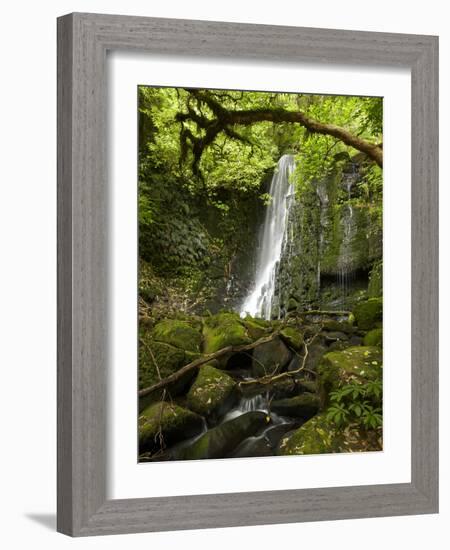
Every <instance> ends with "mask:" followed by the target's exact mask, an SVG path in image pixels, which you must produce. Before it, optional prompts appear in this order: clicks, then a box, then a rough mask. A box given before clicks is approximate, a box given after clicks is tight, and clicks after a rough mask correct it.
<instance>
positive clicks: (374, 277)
mask: <svg viewBox="0 0 450 550" xmlns="http://www.w3.org/2000/svg"><path fill="white" fill-rule="evenodd" d="M367 293H368V295H369V297H370V298H377V297H379V296H382V295H383V262H382V261H379V262H376V263H375V264H374V266H373V267H372V271H371V272H370V275H369V285H368V287H367Z"/></svg>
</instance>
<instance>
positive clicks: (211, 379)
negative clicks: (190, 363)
mask: <svg viewBox="0 0 450 550" xmlns="http://www.w3.org/2000/svg"><path fill="white" fill-rule="evenodd" d="M235 385H236V382H235V381H234V380H233V379H232V378H231V377H230V376H228V375H227V374H225V373H224V372H222V371H220V370H218V369H215V368H214V367H212V366H211V365H205V366H203V367H200V370H199V372H198V375H197V378H196V379H195V382H194V383H193V384H192V386H191V388H190V390H189V392H188V394H187V406H188V407H189V408H190V409H191V410H192V411H194V412H196V413H198V414H201V415H202V416H210V415H216V414H217V415H220V414H223V413H224V412H226V410H225V409H226V407H227V404H231V402H232V396H233V390H234V387H235Z"/></svg>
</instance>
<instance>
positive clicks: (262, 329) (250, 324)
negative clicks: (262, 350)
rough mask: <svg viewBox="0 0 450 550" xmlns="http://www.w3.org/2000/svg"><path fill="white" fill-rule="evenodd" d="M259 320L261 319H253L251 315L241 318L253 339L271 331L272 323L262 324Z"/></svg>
mask: <svg viewBox="0 0 450 550" xmlns="http://www.w3.org/2000/svg"><path fill="white" fill-rule="evenodd" d="M258 321H259V319H253V318H252V317H250V316H247V317H246V318H245V319H242V320H241V323H242V324H243V325H244V327H245V328H246V330H247V334H248V335H249V336H250V338H251V339H252V340H258V339H259V338H262V337H263V336H264V335H265V334H267V333H268V332H269V331H270V323H268V322H265V324H261V323H260V322H258Z"/></svg>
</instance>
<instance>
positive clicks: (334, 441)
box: [277, 411, 382, 455]
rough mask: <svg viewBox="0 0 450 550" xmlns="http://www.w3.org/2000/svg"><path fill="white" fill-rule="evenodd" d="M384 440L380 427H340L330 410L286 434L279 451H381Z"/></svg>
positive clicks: (304, 452) (310, 452) (293, 453)
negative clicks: (332, 417)
mask: <svg viewBox="0 0 450 550" xmlns="http://www.w3.org/2000/svg"><path fill="white" fill-rule="evenodd" d="M381 450H382V440H381V436H380V434H379V433H378V432H377V431H374V430H362V431H361V429H360V428H359V427H357V426H346V427H345V429H339V428H337V427H336V425H335V424H334V423H333V422H331V421H330V420H328V419H327V412H326V411H325V412H323V413H321V414H318V415H317V416H315V417H314V418H311V420H308V422H305V424H303V426H302V427H301V428H298V429H297V430H295V431H294V432H291V433H289V434H287V435H286V436H285V437H283V438H282V439H281V441H280V443H279V446H278V449H277V454H278V455H313V454H326V453H342V452H362V451H381Z"/></svg>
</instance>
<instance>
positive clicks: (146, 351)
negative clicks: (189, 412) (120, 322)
mask: <svg viewBox="0 0 450 550" xmlns="http://www.w3.org/2000/svg"><path fill="white" fill-rule="evenodd" d="M197 357H199V354H198V353H192V352H189V351H185V350H183V349H181V348H177V347H175V346H172V345H171V344H166V343H165V342H156V341H154V340H153V339H152V333H150V332H148V331H145V330H141V331H140V337H139V389H140V390H141V389H143V388H148V387H149V386H152V385H153V384H155V383H156V382H159V380H160V379H163V378H167V377H168V376H170V375H171V374H174V373H175V372H177V371H178V370H179V369H181V367H183V366H184V365H187V364H188V363H190V362H191V361H193V360H194V359H196V358H197ZM194 376H195V373H194V372H193V371H192V372H187V373H186V374H185V375H184V376H182V377H181V378H180V380H178V381H177V382H175V383H173V384H171V385H170V386H168V387H167V390H168V392H169V393H170V395H171V396H172V397H173V396H175V395H178V394H179V393H181V392H183V391H184V390H185V389H186V388H187V386H188V385H189V383H190V382H191V381H192V379H193V378H194ZM161 397H162V391H158V392H156V393H154V394H151V395H148V396H147V397H146V398H145V399H140V400H139V410H143V408H145V407H146V406H147V405H149V404H150V403H151V402H154V401H157V400H158V399H161Z"/></svg>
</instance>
